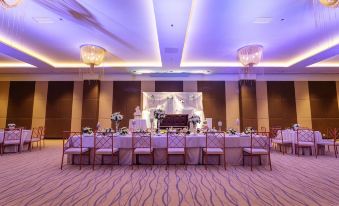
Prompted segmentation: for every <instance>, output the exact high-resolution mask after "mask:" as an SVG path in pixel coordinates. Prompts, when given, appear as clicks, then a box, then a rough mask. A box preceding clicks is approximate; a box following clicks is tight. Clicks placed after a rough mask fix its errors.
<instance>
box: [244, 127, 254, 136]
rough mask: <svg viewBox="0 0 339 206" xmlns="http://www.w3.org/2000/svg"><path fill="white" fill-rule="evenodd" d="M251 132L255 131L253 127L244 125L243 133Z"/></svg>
mask: <svg viewBox="0 0 339 206" xmlns="http://www.w3.org/2000/svg"><path fill="white" fill-rule="evenodd" d="M253 132H255V130H254V129H253V127H246V128H245V131H244V133H245V134H251V133H253Z"/></svg>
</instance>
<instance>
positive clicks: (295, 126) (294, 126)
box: [292, 123, 300, 131]
mask: <svg viewBox="0 0 339 206" xmlns="http://www.w3.org/2000/svg"><path fill="white" fill-rule="evenodd" d="M299 127H300V124H298V123H296V124H293V125H292V129H293V130H294V131H296V130H298V129H299Z"/></svg>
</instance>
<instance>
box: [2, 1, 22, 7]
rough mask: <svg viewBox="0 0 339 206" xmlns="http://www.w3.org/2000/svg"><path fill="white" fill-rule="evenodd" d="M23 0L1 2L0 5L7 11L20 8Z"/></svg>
mask: <svg viewBox="0 0 339 206" xmlns="http://www.w3.org/2000/svg"><path fill="white" fill-rule="evenodd" d="M20 3H21V0H0V5H1V6H2V7H3V8H5V9H10V8H14V7H16V6H18V5H19V4H20Z"/></svg>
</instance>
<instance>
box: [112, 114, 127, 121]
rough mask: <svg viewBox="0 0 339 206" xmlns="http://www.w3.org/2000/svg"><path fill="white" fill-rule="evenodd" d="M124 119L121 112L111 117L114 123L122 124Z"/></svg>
mask: <svg viewBox="0 0 339 206" xmlns="http://www.w3.org/2000/svg"><path fill="white" fill-rule="evenodd" d="M123 119H124V116H123V115H122V114H120V112H115V113H113V114H112V116H111V120H112V121H114V122H120V121H121V120H123Z"/></svg>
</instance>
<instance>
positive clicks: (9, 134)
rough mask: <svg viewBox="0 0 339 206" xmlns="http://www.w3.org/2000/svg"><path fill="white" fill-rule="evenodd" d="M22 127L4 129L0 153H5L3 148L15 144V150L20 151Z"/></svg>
mask: <svg viewBox="0 0 339 206" xmlns="http://www.w3.org/2000/svg"><path fill="white" fill-rule="evenodd" d="M21 141H22V129H19V128H15V129H8V128H5V129H4V139H3V143H2V149H1V150H2V154H3V153H5V148H6V147H8V146H12V147H15V146H17V148H18V149H17V152H19V153H21Z"/></svg>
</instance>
